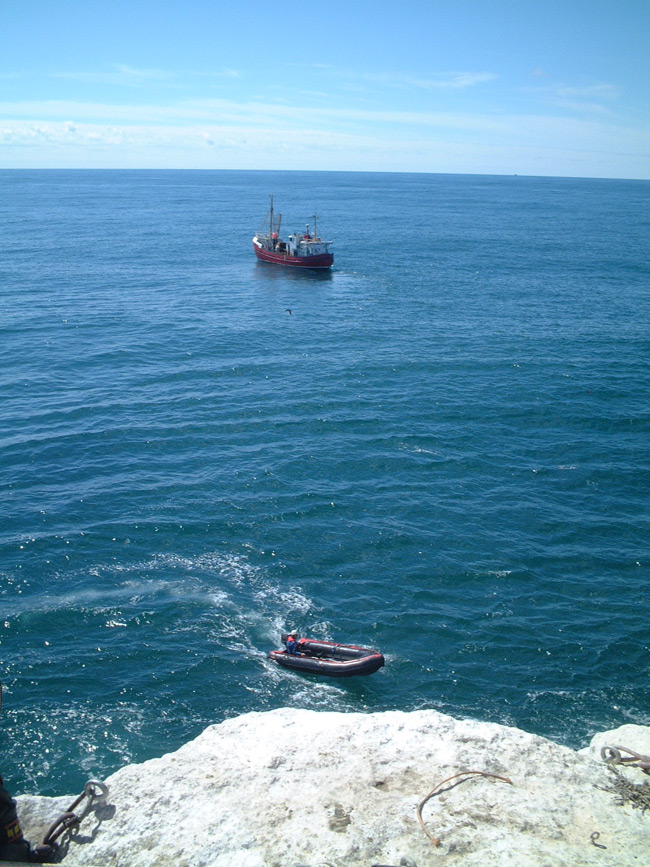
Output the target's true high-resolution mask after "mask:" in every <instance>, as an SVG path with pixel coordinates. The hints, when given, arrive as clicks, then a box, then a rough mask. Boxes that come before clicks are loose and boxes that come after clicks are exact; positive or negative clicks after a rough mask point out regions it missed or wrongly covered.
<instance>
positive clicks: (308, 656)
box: [269, 633, 384, 677]
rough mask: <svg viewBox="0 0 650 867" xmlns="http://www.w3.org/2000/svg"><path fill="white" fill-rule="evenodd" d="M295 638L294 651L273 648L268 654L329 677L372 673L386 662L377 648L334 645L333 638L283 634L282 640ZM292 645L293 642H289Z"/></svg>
mask: <svg viewBox="0 0 650 867" xmlns="http://www.w3.org/2000/svg"><path fill="white" fill-rule="evenodd" d="M291 636H294V638H295V645H294V652H290V650H289V649H286V650H272V651H271V652H270V653H269V657H270V658H271V659H272V660H274V661H275V662H277V663H278V665H283V666H284V667H285V668H291V669H293V671H305V672H307V673H308V674H322V675H326V676H327V677H354V676H355V675H362V674H373V672H375V671H377V670H378V669H380V668H381V667H382V665H384V657H383V656H382V654H381V653H380V652H379V651H378V650H372V649H371V648H369V647H357V646H355V645H353V644H335V643H334V642H333V641H314V640H312V639H311V638H298V637H297V636H296V634H295V633H283V634H282V642H283V644H285V646H286V645H287V639H290V637H291ZM289 646H290V647H291V646H292V645H291V643H290V645H289Z"/></svg>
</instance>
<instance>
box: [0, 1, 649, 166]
mask: <svg viewBox="0 0 650 867" xmlns="http://www.w3.org/2000/svg"><path fill="white" fill-rule="evenodd" d="M0 167H4V168H23V167H36V168H39V167H42V168H67V167H70V168H87V167H91V168H95V167H96V168H201V169H204V168H206V169H208V168H214V169H316V170H343V171H346V170H349V171H415V172H461V173H481V174H529V175H557V176H575V177H619V178H646V179H650V0H612V2H604V0H562V2H558V0H545V2H533V0H530V2H514V0H483V2H479V0H450V2H447V0H429V2H424V0H393V2H384V0H360V2H358V0H345V2H342V0H329V2H313V0H308V2H305V3H300V2H296V0H294V2H285V0H274V2H266V3H265V2H263V0H258V2H254V3H253V2H248V0H230V2H227V3H226V2H221V0H129V2H123V0H83V2H81V0H0Z"/></svg>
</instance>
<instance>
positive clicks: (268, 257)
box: [253, 244, 334, 268]
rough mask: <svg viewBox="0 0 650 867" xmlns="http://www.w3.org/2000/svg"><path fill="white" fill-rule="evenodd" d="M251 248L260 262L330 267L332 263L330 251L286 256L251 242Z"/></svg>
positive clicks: (332, 257) (301, 266)
mask: <svg viewBox="0 0 650 867" xmlns="http://www.w3.org/2000/svg"><path fill="white" fill-rule="evenodd" d="M253 250H255V255H256V256H257V258H258V259H259V260H260V261H261V262H270V263H271V264H272V265H286V266H288V267H290V268H331V267H332V265H333V263H334V255H333V254H332V253H323V254H322V255H320V256H288V255H287V254H286V253H270V252H269V251H268V250H264V249H263V248H261V247H258V246H257V244H253Z"/></svg>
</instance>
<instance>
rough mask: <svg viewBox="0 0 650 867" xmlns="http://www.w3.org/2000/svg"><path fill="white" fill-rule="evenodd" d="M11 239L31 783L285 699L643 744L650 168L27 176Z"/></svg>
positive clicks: (9, 606)
mask: <svg viewBox="0 0 650 867" xmlns="http://www.w3.org/2000/svg"><path fill="white" fill-rule="evenodd" d="M271 193H273V194H274V197H275V208H276V212H277V211H282V212H283V213H284V215H285V216H284V218H283V233H284V232H289V231H291V230H294V229H296V228H298V229H302V228H303V226H304V225H305V223H311V222H312V218H311V215H312V214H313V213H314V211H315V210H316V211H317V213H318V215H319V223H318V225H319V230H320V232H321V234H322V235H323V236H325V237H326V238H327V239H330V238H332V239H334V242H335V243H334V247H333V250H334V253H335V262H334V267H333V269H332V270H331V272H328V273H318V272H312V273H303V272H300V273H296V272H294V271H289V270H284V269H281V268H278V267H277V266H272V265H265V264H263V263H258V262H257V260H256V259H255V257H254V254H253V250H252V244H251V239H252V236H253V234H254V233H255V232H256V231H257V229H258V228H259V227H260V225H261V223H262V221H263V218H264V214H265V213H266V211H267V209H268V204H269V194H271ZM0 226H1V232H0V395H1V398H2V399H1V402H0V489H1V492H2V496H1V500H0V679H1V681H2V685H3V691H4V704H3V710H2V715H1V716H0V744H1V753H0V755H1V761H0V772H1V773H2V774H3V776H4V777H5V779H6V781H7V785H8V786H9V788H10V789H11V791H12V792H13V793H14V794H17V793H24V792H32V793H39V794H43V795H61V794H68V793H70V794H72V793H76V792H78V791H80V790H81V788H82V786H83V784H84V783H85V781H86V780H87V779H88V778H90V777H99V778H103V777H106V776H107V775H109V774H110V773H112V772H114V771H116V770H117V769H118V768H120V767H121V766H123V765H124V764H126V763H130V762H142V761H144V760H146V759H149V758H152V757H154V756H159V755H161V754H162V753H164V752H168V751H170V750H174V749H177V748H178V747H179V746H180V745H181V744H183V743H184V742H186V741H188V740H190V739H192V738H193V737H195V736H196V735H198V734H199V733H200V732H201V731H202V730H203V729H204V728H205V727H206V726H208V725H210V724H212V723H218V722H220V721H222V720H224V719H226V718H228V717H232V716H235V715H238V714H242V713H246V712H249V711H265V710H269V709H273V708H277V707H283V706H291V707H300V708H312V709H315V710H328V711H340V712H350V711H361V712H368V713H369V712H374V711H382V710H388V709H402V710H405V711H409V710H414V709H420V708H434V709H436V710H439V711H441V712H443V713H447V714H451V715H453V716H456V717H472V718H476V719H481V720H489V721H493V722H498V723H504V724H507V725H513V726H519V727H521V728H522V729H525V730H526V731H530V732H535V733H537V734H540V735H543V736H545V737H549V738H552V739H554V740H556V741H558V742H560V743H563V744H566V745H568V746H571V747H574V748H577V747H581V746H585V745H586V744H587V743H588V740H589V738H590V737H591V736H592V735H593V734H594V733H595V732H597V731H600V730H604V729H608V728H613V727H615V726H618V725H621V724H623V723H639V724H643V725H649V724H650V707H649V704H648V675H649V673H650V626H649V621H648V611H649V609H648V600H649V595H650V594H649V592H648V578H649V569H648V567H649V563H650V552H649V541H650V527H649V509H648V502H649V496H650V326H649V322H650V304H649V301H650V268H649V255H648V254H649V252H650V182H647V181H639V182H635V181H614V180H581V179H558V178H531V177H517V176H513V177H487V176H486V177H482V176H452V175H433V174H432V175H424V174H411V175H409V174H364V173H326V172H322V173H321V172H280V171H278V172H263V171H259V172H241V171H232V172H230V171H222V172H219V171H205V172H204V171H83V170H79V171H18V170H16V171H1V172H0ZM285 628H295V629H297V630H298V631H299V632H300V633H301V634H302V635H309V636H315V637H319V638H324V639H329V640H333V641H339V642H343V643H354V644H367V645H370V646H374V647H378V648H379V649H380V650H381V651H382V652H383V653H384V655H385V657H386V667H385V668H384V669H382V670H381V671H380V672H378V673H377V674H375V675H373V676H372V677H369V678H353V679H350V680H344V681H338V680H337V681H335V680H326V679H318V678H315V677H310V676H304V675H299V674H294V673H289V672H287V671H286V670H283V669H279V668H277V667H276V666H275V665H274V664H273V663H271V662H270V661H269V659H268V658H267V654H268V651H269V650H270V649H272V648H274V647H278V646H280V632H281V631H282V630H283V629H285Z"/></svg>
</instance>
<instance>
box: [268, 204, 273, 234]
mask: <svg viewBox="0 0 650 867" xmlns="http://www.w3.org/2000/svg"><path fill="white" fill-rule="evenodd" d="M272 237H273V193H271V216H270V219H269V238H272Z"/></svg>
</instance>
